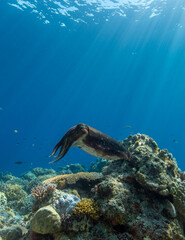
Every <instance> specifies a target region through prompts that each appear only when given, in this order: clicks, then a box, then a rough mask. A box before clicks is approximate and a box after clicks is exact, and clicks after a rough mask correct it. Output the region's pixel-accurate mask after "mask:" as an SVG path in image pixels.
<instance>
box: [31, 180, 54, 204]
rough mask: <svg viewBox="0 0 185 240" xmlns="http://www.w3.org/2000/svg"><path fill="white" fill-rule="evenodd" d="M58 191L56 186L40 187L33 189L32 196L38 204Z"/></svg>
mask: <svg viewBox="0 0 185 240" xmlns="http://www.w3.org/2000/svg"><path fill="white" fill-rule="evenodd" d="M55 191H56V187H55V185H54V184H48V185H38V186H36V187H34V188H32V193H31V196H32V197H33V198H35V200H36V201H38V202H43V201H45V200H46V199H47V198H48V197H49V196H50V195H51V194H52V193H53V192H55Z"/></svg>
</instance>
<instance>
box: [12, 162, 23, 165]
mask: <svg viewBox="0 0 185 240" xmlns="http://www.w3.org/2000/svg"><path fill="white" fill-rule="evenodd" d="M14 163H15V164H17V165H21V164H23V163H24V162H22V161H16V162H14Z"/></svg>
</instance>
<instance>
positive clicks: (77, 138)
mask: <svg viewBox="0 0 185 240" xmlns="http://www.w3.org/2000/svg"><path fill="white" fill-rule="evenodd" d="M71 146H76V147H79V148H81V149H83V150H84V151H85V152H87V153H89V154H90V155H93V156H95V157H99V158H104V159H108V160H117V159H124V160H126V159H129V158H130V152H129V151H128V150H127V149H126V148H125V147H124V146H123V144H121V143H119V142H117V141H116V140H114V139H113V138H111V137H109V136H107V135H106V134H104V133H102V132H100V131H98V130H96V129H94V128H92V127H89V126H88V125H86V124H83V123H80V124H78V125H76V126H74V127H72V128H70V129H69V130H68V131H67V133H66V134H65V135H64V136H63V138H62V139H61V140H60V141H59V142H58V143H57V145H56V146H55V147H54V149H53V152H52V154H51V155H50V156H52V155H55V154H56V152H57V151H58V150H59V149H60V151H59V154H58V155H57V156H56V157H55V160H54V161H53V162H56V161H59V160H60V159H61V158H63V157H64V156H65V154H66V153H67V152H68V150H69V148H70V147H71Z"/></svg>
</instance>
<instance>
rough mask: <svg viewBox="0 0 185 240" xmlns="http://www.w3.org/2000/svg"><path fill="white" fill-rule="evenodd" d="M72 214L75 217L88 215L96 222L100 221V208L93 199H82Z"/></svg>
mask: <svg viewBox="0 0 185 240" xmlns="http://www.w3.org/2000/svg"><path fill="white" fill-rule="evenodd" d="M72 214H74V215H86V216H89V217H91V218H92V219H94V220H98V219H99V207H98V205H97V204H96V203H95V201H94V200H93V199H88V198H82V200H81V201H80V202H78V203H77V204H76V207H75V208H74V209H73V211H72Z"/></svg>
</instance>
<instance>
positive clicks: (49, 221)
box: [30, 206, 61, 234]
mask: <svg viewBox="0 0 185 240" xmlns="http://www.w3.org/2000/svg"><path fill="white" fill-rule="evenodd" d="M30 227H31V230H32V231H34V232H36V233H40V234H48V233H55V232H58V231H60V227H61V220H60V216H59V214H58V213H57V212H56V211H55V209H54V208H53V207H51V206H47V207H42V208H40V209H39V210H38V211H37V212H36V213H35V214H34V216H33V218H32V219H31V221H30Z"/></svg>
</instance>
